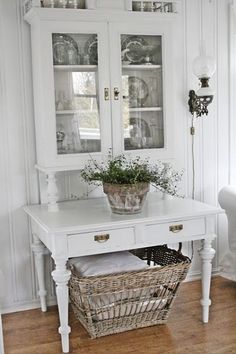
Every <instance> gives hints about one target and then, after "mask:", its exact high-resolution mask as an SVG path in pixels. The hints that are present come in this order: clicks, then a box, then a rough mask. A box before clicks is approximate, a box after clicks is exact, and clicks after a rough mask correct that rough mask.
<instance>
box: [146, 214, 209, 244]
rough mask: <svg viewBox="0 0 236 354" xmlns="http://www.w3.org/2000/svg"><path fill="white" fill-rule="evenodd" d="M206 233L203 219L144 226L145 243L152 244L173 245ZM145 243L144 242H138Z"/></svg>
mask: <svg viewBox="0 0 236 354" xmlns="http://www.w3.org/2000/svg"><path fill="white" fill-rule="evenodd" d="M205 232H206V225H205V219H204V218H202V219H196V220H194V219H193V220H181V221H177V222H171V223H163V224H151V225H146V241H147V242H148V243H151V244H152V243H153V242H155V241H158V242H159V243H172V242H173V243H174V242H175V241H177V242H179V241H188V239H189V240H190V239H193V238H194V236H198V235H204V234H205ZM140 241H141V242H145V240H140Z"/></svg>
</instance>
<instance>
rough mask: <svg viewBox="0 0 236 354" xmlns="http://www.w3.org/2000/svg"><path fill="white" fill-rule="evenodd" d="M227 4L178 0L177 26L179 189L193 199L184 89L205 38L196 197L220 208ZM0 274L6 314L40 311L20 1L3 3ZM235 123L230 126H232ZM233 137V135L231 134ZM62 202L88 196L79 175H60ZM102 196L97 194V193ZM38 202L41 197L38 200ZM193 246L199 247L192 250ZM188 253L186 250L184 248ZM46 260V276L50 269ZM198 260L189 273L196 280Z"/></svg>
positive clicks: (222, 246)
mask: <svg viewBox="0 0 236 354" xmlns="http://www.w3.org/2000/svg"><path fill="white" fill-rule="evenodd" d="M229 3H230V1H229V0H182V4H181V13H180V14H179V16H178V18H177V19H176V21H175V24H174V36H175V37H174V41H173V42H174V51H173V53H174V56H173V60H174V68H175V70H174V77H173V83H174V86H173V87H174V89H173V90H175V92H171V93H170V94H171V95H172V96H173V97H174V102H173V104H174V106H175V117H173V129H175V137H176V146H177V147H178V149H176V156H175V157H176V161H177V165H178V166H179V167H183V168H184V169H185V180H184V183H183V191H184V192H185V193H186V195H189V196H191V190H192V172H191V137H190V134H189V127H190V123H191V119H190V114H189V112H188V106H187V101H188V91H189V89H197V87H198V82H197V80H196V78H195V77H194V76H193V74H192V61H193V59H194V58H195V57H196V56H197V55H198V53H199V43H200V38H201V33H202V36H203V38H204V40H205V43H206V47H207V54H209V55H212V56H214V57H215V58H216V61H217V71H216V74H215V76H214V78H213V79H212V80H211V81H210V83H211V85H212V86H213V88H214V89H215V97H214V101H213V103H212V104H211V106H210V107H209V115H208V117H203V118H201V119H199V120H198V122H197V123H196V138H195V144H196V146H195V150H196V198H197V199H198V200H201V201H205V202H207V203H210V204H213V205H215V204H217V192H218V190H219V189H220V188H221V187H222V186H223V185H226V184H227V183H228V182H229V152H230V144H229V130H230V117H229V79H228V78H229V66H228V61H229V33H228V28H229V26H228V19H229V14H228V9H229ZM0 118H1V120H0V122H1V125H0V147H1V148H0V196H1V199H0V201H1V202H0V216H1V222H0V269H2V271H3V273H4V277H5V280H4V284H1V286H3V287H4V288H5V298H4V300H3V304H2V308H3V312H10V311H17V310H20V309H28V308H32V307H35V306H38V305H39V303H38V300H37V296H36V279H35V272H34V266H33V259H32V253H31V249H30V240H31V235H30V229H29V224H28V220H27V218H26V216H25V215H24V213H23V211H22V209H21V207H22V206H23V205H25V204H27V203H37V202H38V201H39V195H38V178H37V175H36V173H35V170H34V163H35V144H34V121H33V98H32V77H31V55H30V33H29V26H28V25H27V24H26V23H24V21H23V19H22V7H21V4H20V1H19V0H2V1H0ZM234 126H235V125H234ZM231 134H232V131H231ZM59 183H60V186H61V195H60V197H61V199H65V198H68V197H72V198H76V197H78V196H80V195H82V194H83V193H86V192H87V189H86V188H85V186H84V185H83V186H82V185H80V182H79V178H78V174H77V173H75V172H73V173H71V174H67V173H62V174H61V175H60V176H59ZM93 193H94V195H95V194H99V193H100V190H99V189H97V190H95V191H94V192H93ZM42 197H43V195H42ZM217 225H218V230H219V231H220V235H219V239H218V241H217V242H216V248H217V253H216V258H215V261H214V271H215V272H217V271H218V265H219V261H220V258H221V257H222V255H223V254H224V252H225V251H226V249H227V233H226V232H227V228H226V221H225V217H224V216H222V217H221V218H220V219H219V220H218V224H217ZM196 248H197V246H196ZM185 250H186V251H187V250H189V252H190V251H191V246H190V245H189V246H188V247H187V248H186V247H185ZM47 258H48V261H47V269H46V271H47V273H49V271H50V269H51V267H52V265H51V263H50V258H49V257H47ZM199 274H200V264H199V261H198V256H197V254H196V257H195V258H194V262H193V267H192V271H191V275H192V276H199ZM47 287H48V291H49V301H50V302H51V303H52V302H53V301H54V289H53V284H52V282H51V281H50V276H48V278H47Z"/></svg>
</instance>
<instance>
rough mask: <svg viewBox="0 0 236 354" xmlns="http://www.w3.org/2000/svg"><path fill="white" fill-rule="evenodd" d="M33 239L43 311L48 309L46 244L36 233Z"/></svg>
mask: <svg viewBox="0 0 236 354" xmlns="http://www.w3.org/2000/svg"><path fill="white" fill-rule="evenodd" d="M33 239H34V242H33V243H32V246H31V247H32V250H33V252H34V259H35V264H36V271H37V277H38V285H39V291H38V295H39V297H40V303H41V310H42V312H46V311H47V304H46V295H47V291H46V289H45V280H44V256H45V246H44V244H43V243H42V241H41V240H40V239H39V238H38V236H37V235H36V234H33Z"/></svg>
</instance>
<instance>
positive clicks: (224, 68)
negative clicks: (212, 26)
mask: <svg viewBox="0 0 236 354" xmlns="http://www.w3.org/2000/svg"><path fill="white" fill-rule="evenodd" d="M230 2H231V1H228V2H227V3H226V4H224V2H222V1H221V0H218V13H217V24H218V26H217V45H218V46H217V78H218V81H217V86H216V90H217V91H216V92H217V98H218V100H217V113H218V136H217V146H218V149H217V152H218V173H217V176H218V181H217V182H218V190H220V189H221V188H222V187H223V186H225V185H227V184H228V183H230V182H232V181H230V162H231V163H232V162H233V161H230V154H231V153H233V155H231V156H234V159H235V150H232V151H230V142H231V141H230V135H231V134H232V133H233V132H231V129H232V125H231V122H234V121H235V116H234V115H233V116H229V97H230V96H229V94H230V92H229V81H228V80H226V78H227V77H228V78H231V79H232V76H231V75H232V74H233V73H231V72H229V62H230V61H229V38H232V37H231V35H232V34H231V33H229V29H230V26H229V10H230V9H229V3H230ZM226 39H227V40H226ZM235 46H236V42H235ZM235 48H236V47H235ZM234 78H236V77H234ZM231 97H232V96H231ZM232 101H233V105H234V106H235V97H232ZM233 125H234V126H235V122H234V123H233ZM234 133H235V134H236V130H235V131H234ZM233 141H235V136H234V137H233ZM218 219H219V221H218V233H219V235H220V237H219V239H218V248H219V250H220V255H219V258H220V259H221V258H223V256H224V254H225V253H226V252H227V250H228V237H227V221H226V217H225V215H220V216H219V218H218Z"/></svg>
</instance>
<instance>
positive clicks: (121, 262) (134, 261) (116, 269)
mask: <svg viewBox="0 0 236 354" xmlns="http://www.w3.org/2000/svg"><path fill="white" fill-rule="evenodd" d="M69 263H70V264H71V265H72V266H73V267H74V268H75V270H76V271H77V272H78V274H79V275H81V276H84V277H87V276H96V275H106V274H114V273H121V272H126V271H127V272H128V271H132V270H141V269H146V268H148V265H147V263H146V262H145V261H143V260H142V259H140V258H138V257H137V256H135V255H133V254H132V253H130V252H128V251H123V252H113V253H105V254H98V255H92V256H83V257H75V258H71V259H70V261H69Z"/></svg>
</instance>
